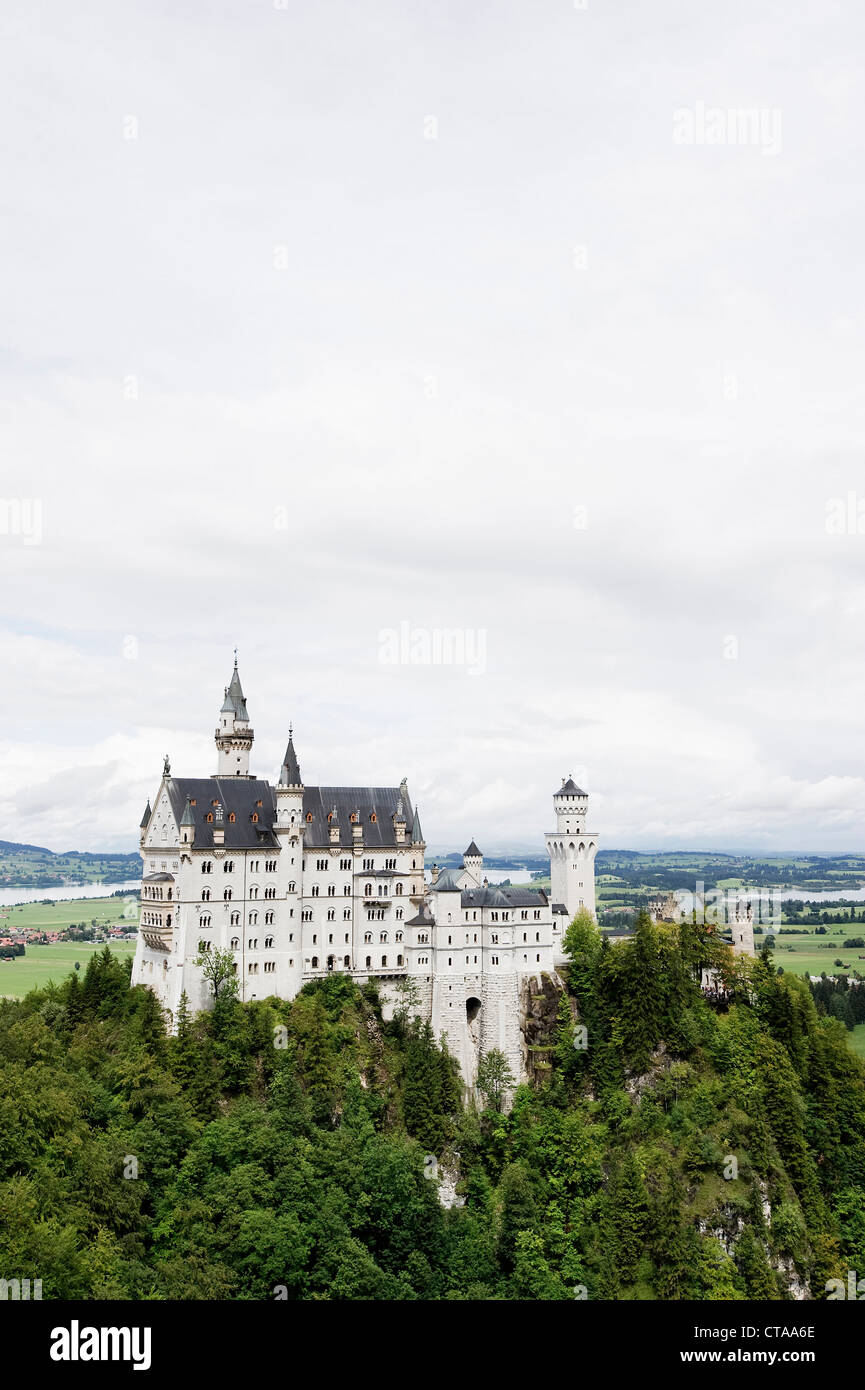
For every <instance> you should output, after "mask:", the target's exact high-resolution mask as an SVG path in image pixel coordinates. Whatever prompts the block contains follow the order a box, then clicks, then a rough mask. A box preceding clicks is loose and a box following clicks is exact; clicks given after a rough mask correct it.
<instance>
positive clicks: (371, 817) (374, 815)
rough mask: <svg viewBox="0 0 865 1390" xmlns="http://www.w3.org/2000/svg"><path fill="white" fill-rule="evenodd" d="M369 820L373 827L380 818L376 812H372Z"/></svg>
mask: <svg viewBox="0 0 865 1390" xmlns="http://www.w3.org/2000/svg"><path fill="white" fill-rule="evenodd" d="M369 818H370V820H371V821H372V823H373V825H374V824H375V822H376V821H377V820H378V816H377V815H376V813H375V811H371V812H370V816H369Z"/></svg>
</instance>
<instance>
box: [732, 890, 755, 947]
mask: <svg viewBox="0 0 865 1390" xmlns="http://www.w3.org/2000/svg"><path fill="white" fill-rule="evenodd" d="M727 918H728V922H729V927H730V935H731V937H732V941H733V950H734V952H735V953H736V955H739V956H753V955H754V915H753V911H752V909H751V904H750V903H744V902H742V901H741V899H739V898H737V899H736V904H735V906H733V905H732V904H730V905H729V906H728V908H727Z"/></svg>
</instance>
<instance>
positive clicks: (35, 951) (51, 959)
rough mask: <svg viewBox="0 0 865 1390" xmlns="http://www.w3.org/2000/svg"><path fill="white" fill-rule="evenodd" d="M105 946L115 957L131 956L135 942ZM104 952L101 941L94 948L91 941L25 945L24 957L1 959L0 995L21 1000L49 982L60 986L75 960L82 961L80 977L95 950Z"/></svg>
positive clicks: (120, 942)
mask: <svg viewBox="0 0 865 1390" xmlns="http://www.w3.org/2000/svg"><path fill="white" fill-rule="evenodd" d="M108 945H109V946H110V949H111V950H112V951H113V952H114V953H115V954H116V955H118V956H131V955H133V954H134V952H135V942H134V941H111V942H109V943H108ZM104 950H105V943H104V942H100V943H98V944H95V945H94V943H93V942H90V941H63V942H60V943H59V944H58V945H56V946H28V947H27V954H26V955H25V956H16V957H15V958H14V959H13V960H11V961H5V960H0V995H4V994H5V995H10V996H11V997H12V998H15V999H21V998H23V996H24V995H25V994H27V993H28V992H29V991H30V990H31V989H41V988H42V987H43V986H44V985H47V984H48V981H49V980H53V981H54V983H55V984H60V982H61V981H62V980H64V979H65V978H66V976H67V975H69V974H70V973H71V972H72V971H73V970H74V969H75V962H76V961H80V962H81V970H80V971H79V974H80V975H83V974H84V971H85V970H86V969H87V962H88V961H89V959H90V957H91V956H92V955H93V953H94V951H104Z"/></svg>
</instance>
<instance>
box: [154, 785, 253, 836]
mask: <svg viewBox="0 0 865 1390" xmlns="http://www.w3.org/2000/svg"><path fill="white" fill-rule="evenodd" d="M167 788H168V795H169V798H170V800H171V809H172V811H173V812H174V817H175V820H176V821H177V822H178V824H179V823H180V821H181V820H182V818H183V812H184V811H185V809H186V798H187V797H189V798H190V800H192V801H194V802H195V805H194V806H192V807H190V810H191V813H192V816H193V817H194V823H195V848H196V849H208V848H210V847H211V846H212V845H213V829H214V827H213V825H211V824H208V821H207V814H208V812H209V811H213V812H215V810H216V808H215V807H214V806H212V805H211V802H212V801H214V800H217V801H219V802H220V803H221V805H222V808H223V819H222V828H223V830H224V831H225V848H226V849H261V848H264V849H270V848H276V847H277V845H278V843H279V842H278V840H277V838H276V836H275V835H274V833H273V831H272V829H271V827H272V825H273V822H274V818H275V807H274V798H273V790H272V788H271V787H270V784H269V783H268V782H263V781H260V780H259V779H258V778H255V777H248V778H247V777H172V778H170V780H169V781H168V784H167ZM258 801H260V802H261V803H262V804H261V805H260V806H258V805H256V802H258ZM255 812H257V813H258V823H257V824H256V823H255V822H253V820H252V816H253V814H254V813H255ZM232 813H233V814H234V818H235V819H234V823H233V824H232V822H231V821H230V820H229V816H230V815H231V814H232ZM187 823H188V822H187Z"/></svg>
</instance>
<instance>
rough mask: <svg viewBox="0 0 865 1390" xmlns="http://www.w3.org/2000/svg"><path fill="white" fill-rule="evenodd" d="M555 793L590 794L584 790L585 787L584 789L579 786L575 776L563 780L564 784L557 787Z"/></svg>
mask: <svg viewBox="0 0 865 1390" xmlns="http://www.w3.org/2000/svg"><path fill="white" fill-rule="evenodd" d="M555 795H556V796H588V792H584V791H583V789H582V787H578V786H577V784H576V782H575V781H574V779H573V777H569V778H568V780H567V782H563V783H562V785H561V786H560V787H559V788H558V789H557V791H556V793H555Z"/></svg>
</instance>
